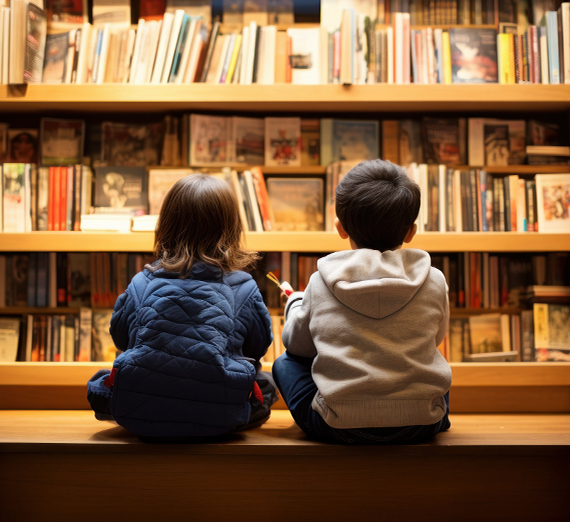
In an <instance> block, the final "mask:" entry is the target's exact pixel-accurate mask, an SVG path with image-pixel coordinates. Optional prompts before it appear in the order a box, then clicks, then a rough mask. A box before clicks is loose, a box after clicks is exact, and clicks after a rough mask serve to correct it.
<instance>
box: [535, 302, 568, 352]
mask: <svg viewBox="0 0 570 522" xmlns="http://www.w3.org/2000/svg"><path fill="white" fill-rule="evenodd" d="M533 316H534V346H535V357H536V360H537V361H570V305H563V304H547V303H534V304H533Z"/></svg>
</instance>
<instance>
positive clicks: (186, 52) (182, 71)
mask: <svg viewBox="0 0 570 522" xmlns="http://www.w3.org/2000/svg"><path fill="white" fill-rule="evenodd" d="M197 21H198V19H197V18H195V17H192V18H191V19H190V22H189V23H190V27H188V34H187V35H186V41H185V42H184V47H183V48H182V55H181V57H180V68H179V69H178V75H177V76H176V79H175V80H174V83H175V84H178V85H180V84H181V83H182V82H183V81H184V77H185V76H186V69H187V68H188V62H189V61H190V50H191V49H192V43H193V42H194V37H195V33H196V25H197Z"/></svg>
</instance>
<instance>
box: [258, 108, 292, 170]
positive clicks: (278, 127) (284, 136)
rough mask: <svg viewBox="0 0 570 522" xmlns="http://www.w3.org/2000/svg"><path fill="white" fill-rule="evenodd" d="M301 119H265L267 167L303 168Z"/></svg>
mask: <svg viewBox="0 0 570 522" xmlns="http://www.w3.org/2000/svg"><path fill="white" fill-rule="evenodd" d="M300 145H301V118H265V165H267V166H277V165H291V166H297V167H300V166H301V150H300V148H301V147H300Z"/></svg>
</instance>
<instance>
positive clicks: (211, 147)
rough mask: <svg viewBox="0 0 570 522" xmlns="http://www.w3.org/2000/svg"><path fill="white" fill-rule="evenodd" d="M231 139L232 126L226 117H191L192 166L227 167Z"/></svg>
mask: <svg viewBox="0 0 570 522" xmlns="http://www.w3.org/2000/svg"><path fill="white" fill-rule="evenodd" d="M229 139H230V124H229V118H227V117H226V116H204V115H201V114H192V115H190V165H192V166H194V165H196V166H204V167H222V166H224V165H227V163H228V148H229Z"/></svg>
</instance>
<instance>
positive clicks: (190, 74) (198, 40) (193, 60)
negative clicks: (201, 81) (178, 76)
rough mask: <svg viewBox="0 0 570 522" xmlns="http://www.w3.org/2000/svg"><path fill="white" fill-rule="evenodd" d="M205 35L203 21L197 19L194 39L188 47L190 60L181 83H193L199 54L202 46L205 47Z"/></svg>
mask: <svg viewBox="0 0 570 522" xmlns="http://www.w3.org/2000/svg"><path fill="white" fill-rule="evenodd" d="M205 34H207V31H206V28H205V26H204V23H203V21H202V20H200V19H199V20H198V21H197V22H196V29H195V30H194V37H193V38H192V45H191V47H190V58H189V59H188V66H187V67H186V72H185V73H184V80H183V82H182V83H185V84H188V83H194V79H195V77H196V69H197V68H198V62H199V60H200V54H201V52H202V48H203V46H204V45H206V39H205ZM203 35H204V36H203Z"/></svg>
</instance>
